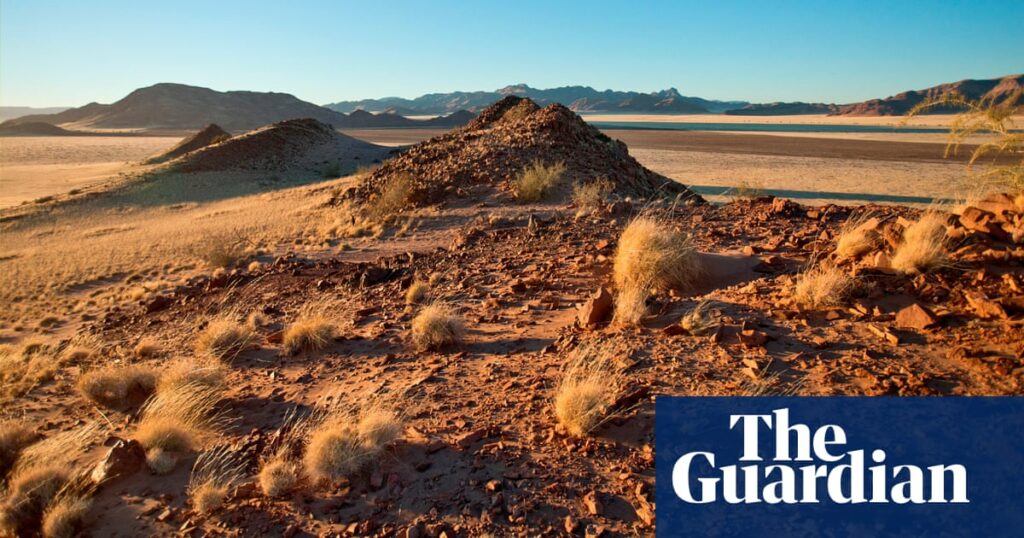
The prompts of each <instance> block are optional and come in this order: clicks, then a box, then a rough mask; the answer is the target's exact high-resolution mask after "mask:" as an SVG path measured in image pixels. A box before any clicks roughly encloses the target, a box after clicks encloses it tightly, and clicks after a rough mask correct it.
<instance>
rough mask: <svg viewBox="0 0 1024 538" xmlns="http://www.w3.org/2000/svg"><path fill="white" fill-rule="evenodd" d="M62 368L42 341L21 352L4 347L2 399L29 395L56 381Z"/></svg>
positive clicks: (1, 348) (0, 375)
mask: <svg viewBox="0 0 1024 538" xmlns="http://www.w3.org/2000/svg"><path fill="white" fill-rule="evenodd" d="M60 365H61V362H60V360H59V359H58V358H57V357H56V356H54V355H53V354H52V352H51V350H50V348H49V347H48V346H46V345H43V344H41V343H38V342H29V343H27V344H25V345H23V346H22V347H21V349H15V348H14V347H12V346H8V345H4V346H0V400H8V399H11V398H18V397H21V396H24V395H25V394H28V393H29V392H30V391H32V389H34V388H36V387H37V386H39V385H41V384H43V383H46V382H47V381H50V380H52V379H53V378H54V377H55V376H56V375H57V371H58V370H59V369H60Z"/></svg>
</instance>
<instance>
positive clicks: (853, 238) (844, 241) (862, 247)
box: [836, 216, 882, 260]
mask: <svg viewBox="0 0 1024 538" xmlns="http://www.w3.org/2000/svg"><path fill="white" fill-rule="evenodd" d="M877 223H878V221H877V219H873V218H871V217H868V216H865V217H861V218H858V219H852V220H849V221H847V222H846V224H844V225H843V228H842V230H840V232H839V237H838V238H836V257H837V258H839V259H840V260H846V259H851V258H857V257H859V256H863V255H864V254H867V253H868V252H871V251H872V250H874V249H876V248H878V246H879V245H880V244H881V242H882V236H881V235H880V234H879V233H878V231H877V230H876V229H875V227H876V226H877Z"/></svg>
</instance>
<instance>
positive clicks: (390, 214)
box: [363, 173, 414, 224]
mask: <svg viewBox="0 0 1024 538" xmlns="http://www.w3.org/2000/svg"><path fill="white" fill-rule="evenodd" d="M413 192H414V181H413V177H412V176H411V175H410V174H408V173H400V174H397V175H395V176H394V177H392V178H391V179H390V180H388V182H387V183H385V184H384V185H383V186H382V187H381V190H380V192H379V193H377V196H376V197H374V198H373V200H371V201H370V202H369V203H367V204H366V206H364V208H363V210H364V213H365V215H366V218H367V220H368V221H369V222H372V223H377V224H388V223H390V222H391V221H392V220H394V219H395V218H396V217H398V215H399V214H400V213H401V212H402V211H403V210H404V209H405V208H406V206H408V205H409V204H410V203H411V202H412V201H413Z"/></svg>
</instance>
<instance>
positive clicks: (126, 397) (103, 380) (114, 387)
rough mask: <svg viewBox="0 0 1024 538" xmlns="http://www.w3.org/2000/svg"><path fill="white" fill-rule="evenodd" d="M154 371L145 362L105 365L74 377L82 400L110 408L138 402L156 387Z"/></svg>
mask: <svg viewBox="0 0 1024 538" xmlns="http://www.w3.org/2000/svg"><path fill="white" fill-rule="evenodd" d="M156 381H157V372H156V370H155V369H154V368H153V367H151V366H148V365H144V364H126V365H108V366H104V367H102V368H98V369H96V370H91V371H88V372H85V373H84V374H82V375H81V376H80V377H79V378H78V392H79V393H81V394H82V396H83V397H85V399H87V400H90V401H92V402H95V403H97V404H99V405H102V406H105V407H112V408H124V407H127V406H128V405H129V404H130V403H131V402H133V401H135V402H142V401H143V400H145V399H146V398H147V397H148V396H149V395H150V394H152V393H153V390H154V389H155V388H156Z"/></svg>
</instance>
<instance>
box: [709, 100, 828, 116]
mask: <svg viewBox="0 0 1024 538" xmlns="http://www.w3.org/2000/svg"><path fill="white" fill-rule="evenodd" d="M838 110H839V107H838V106H837V105H829V104H825V103H803V102H800V101H796V102H793V103H763V104H761V103H751V104H749V105H747V106H745V107H743V108H737V109H734V110H726V111H725V112H724V114H726V115H729V116H796V115H803V114H835V113H836V112H837V111H838Z"/></svg>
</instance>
